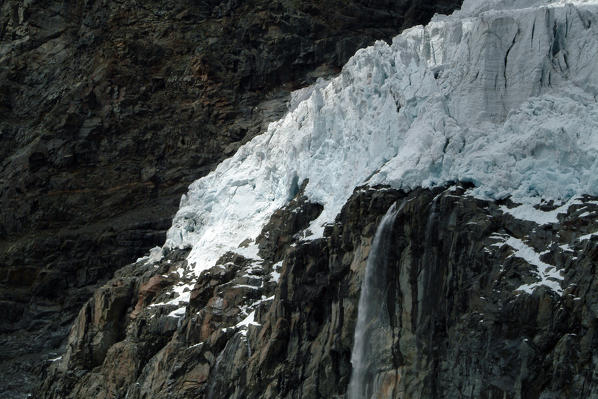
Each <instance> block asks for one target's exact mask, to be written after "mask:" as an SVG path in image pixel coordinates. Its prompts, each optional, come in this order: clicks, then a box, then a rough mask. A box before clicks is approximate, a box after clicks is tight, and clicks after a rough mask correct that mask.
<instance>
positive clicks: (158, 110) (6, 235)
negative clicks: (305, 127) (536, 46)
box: [0, 0, 460, 397]
mask: <svg viewBox="0 0 598 399" xmlns="http://www.w3.org/2000/svg"><path fill="white" fill-rule="evenodd" d="M459 4H460V1H455V0H428V1H411V0H404V1H403V0H401V1H373V2H372V1H361V0H355V1H326V2H295V1H290V0H289V1H287V0H282V1H262V0H250V1H242V2H241V1H201V2H191V3H189V2H184V1H150V2H147V1H146V2H143V4H138V3H137V2H132V1H120V2H114V1H103V2H97V1H96V2H94V1H73V2H63V1H56V0H39V1H17V0H14V1H13V0H9V1H4V2H2V4H1V5H0V203H1V204H2V207H1V209H0V314H1V315H2V317H0V345H1V346H2V347H3V351H2V354H0V396H3V397H20V396H22V395H23V394H24V392H27V391H29V389H30V386H31V385H32V384H33V383H34V374H35V370H36V369H37V363H38V362H39V360H40V359H44V360H45V359H48V358H49V357H52V358H54V357H56V356H57V354H56V353H54V352H56V348H57V347H58V346H59V345H60V342H61V341H62V340H63V338H64V337H65V335H66V334H67V331H68V329H69V327H70V325H71V322H72V319H73V317H74V316H75V314H76V312H77V311H78V309H79V308H80V307H81V305H82V304H83V303H84V302H85V301H86V300H87V299H88V298H89V297H90V295H91V294H92V292H93V289H94V288H95V287H97V286H98V284H99V283H100V282H105V281H106V279H107V278H109V277H110V276H111V275H112V273H113V272H114V271H115V270H117V269H118V268H120V267H122V266H123V265H125V264H128V263H130V262H132V261H134V259H135V258H136V257H138V256H141V255H142V254H144V253H146V252H147V250H148V249H149V248H151V247H153V246H155V245H158V244H161V243H163V241H164V233H165V230H166V229H167V228H168V227H169V225H170V221H171V217H172V215H173V214H174V212H175V211H176V208H177V205H178V201H179V198H180V195H181V194H182V193H183V192H184V191H185V189H186V187H187V185H188V184H189V183H190V182H191V181H193V180H195V179H197V178H198V177H200V176H203V175H204V174H206V173H207V172H208V171H210V170H211V169H212V168H213V167H214V165H215V164H217V163H218V162H219V161H220V160H222V159H223V158H224V157H226V156H229V155H230V154H232V153H233V152H234V151H235V150H236V149H237V148H238V147H239V145H240V144H241V143H243V142H245V141H246V140H248V139H249V138H251V137H252V136H254V135H255V134H257V133H259V132H260V131H261V130H262V129H263V127H264V126H265V124H266V123H267V122H269V121H271V120H275V119H277V118H278V117H279V116H280V115H281V113H283V112H284V111H285V109H286V105H285V101H286V99H287V97H288V94H289V92H290V90H292V89H295V88H298V87H301V86H303V85H306V84H308V83H311V82H313V81H314V80H315V79H316V78H318V77H321V76H328V75H330V74H332V73H335V72H336V71H338V69H339V67H340V66H341V65H343V64H344V62H345V61H346V60H347V58H348V57H349V56H351V55H352V54H353V53H354V52H355V50H356V49H358V48H360V47H362V46H365V45H366V44H369V43H371V42H372V41H373V40H375V39H389V38H391V37H392V36H393V35H395V34H396V33H398V32H399V31H400V30H401V29H402V28H404V27H407V26H411V25H413V24H416V23H423V22H425V21H426V20H427V19H429V18H430V16H431V15H432V14H433V12H449V11H450V10H452V9H454V8H455V7H458V6H459ZM154 282H155V281H154ZM152 284H153V283H152ZM159 286H160V284H159V283H158V285H157V286H156V285H152V287H153V288H151V287H149V288H147V289H146V290H141V291H139V287H137V288H135V287H130V289H131V290H132V291H131V292H133V291H135V292H137V291H139V292H138V294H139V295H142V296H143V298H144V299H142V300H141V301H142V302H143V301H145V300H147V298H148V297H149V296H151V295H155V294H154V291H155V290H157V289H158V288H157V287H159ZM123 287H125V286H123ZM126 287H128V286H126ZM134 288H135V289H134ZM122 290H123V292H120V293H119V295H124V296H125V297H127V298H128V296H127V295H128V293H129V291H128V288H122ZM142 291H143V292H142ZM94 298H95V299H94V300H100V299H101V298H97V297H94ZM119 298H120V296H119ZM102 300H103V299H102ZM123 300H124V299H123ZM119 303H120V302H119ZM121 305H122V304H121ZM121 305H118V306H117V308H115V309H120V307H119V306H121ZM115 306H116V305H115ZM140 306H141V305H140ZM165 328H166V327H165ZM110 337H112V338H110ZM98 339H99V340H100V341H101V342H104V343H105V345H108V344H109V343H110V344H111V343H112V340H113V339H116V338H115V337H114V336H112V335H110V334H108V335H107V336H106V337H104V338H101V339H100V338H98ZM102 345H104V344H102Z"/></svg>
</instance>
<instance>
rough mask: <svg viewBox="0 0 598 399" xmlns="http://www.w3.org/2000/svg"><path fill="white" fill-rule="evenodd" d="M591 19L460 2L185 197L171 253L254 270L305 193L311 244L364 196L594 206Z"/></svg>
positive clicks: (356, 69)
mask: <svg viewBox="0 0 598 399" xmlns="http://www.w3.org/2000/svg"><path fill="white" fill-rule="evenodd" d="M597 16H598V4H597V2H596V1H576V2H562V1H553V2H548V1H524V0H520V1H513V0H511V1H508V0H503V1H466V2H465V4H464V6H463V10H462V11H459V12H456V13H455V14H453V15H452V16H445V17H436V18H435V19H434V20H433V21H432V22H431V23H430V24H429V25H427V26H425V27H422V26H418V27H415V28H412V29H409V30H407V31H406V32H404V33H403V34H401V35H399V36H397V37H396V38H395V39H394V40H393V42H392V44H391V45H388V44H386V43H384V42H378V43H376V44H375V45H374V46H371V47H369V48H366V49H363V50H360V51H358V52H357V53H356V54H355V56H354V57H353V58H352V59H351V60H350V61H349V62H348V63H347V65H346V66H345V67H344V68H343V70H342V72H341V74H340V75H339V76H338V77H336V78H334V79H332V80H330V81H329V82H319V83H318V84H317V85H316V86H314V87H312V88H310V89H308V90H304V91H302V92H301V93H298V94H297V95H295V96H294V97H293V98H294V100H293V103H292V104H291V107H290V112H289V113H288V114H287V115H286V116H285V117H284V118H283V119H281V120H279V121H277V122H275V123H272V124H271V125H270V126H269V128H268V130H267V131H266V132H265V133H264V134H262V135H260V136H258V137H255V138H254V139H253V140H251V141H250V142H249V143H247V144H246V145H244V146H242V147H241V148H240V149H239V151H238V152H237V153H236V154H235V155H234V156H233V157H232V158H229V159H227V160H226V161H224V162H223V163H222V164H220V165H219V166H218V168H217V169H216V170H215V171H214V172H212V173H210V174H209V175H208V176H206V177H204V178H202V179H199V180H197V181H196V182H194V183H193V184H192V185H191V186H190V188H189V192H188V193H187V195H185V196H184V197H183V199H182V200H181V207H180V210H179V211H178V213H177V215H176V216H175V218H174V221H173V226H172V228H171V229H170V230H169V232H168V235H167V243H166V246H169V247H175V246H191V247H192V250H191V252H190V255H189V264H190V265H191V267H192V268H193V270H192V271H193V272H194V273H196V274H197V273H199V272H201V271H202V270H205V269H207V268H209V267H211V266H213V265H214V263H215V261H216V260H217V259H218V258H219V257H220V256H221V255H222V254H224V253H225V252H226V251H243V252H245V253H247V254H248V256H250V257H253V258H255V259H257V258H258V256H257V253H254V252H255V251H254V250H255V244H254V243H252V242H251V240H253V239H255V237H256V236H257V235H258V234H259V232H260V230H261V228H262V227H263V226H264V224H265V223H266V221H267V220H268V218H269V217H270V216H271V215H272V213H273V212H274V211H275V210H276V209H279V208H280V207H282V206H284V205H285V204H286V203H287V202H288V201H289V200H290V199H291V198H292V197H293V196H294V195H295V194H296V192H297V189H298V187H299V186H300V185H301V183H302V182H303V181H305V180H306V179H307V180H308V184H307V186H306V188H305V194H306V195H307V197H308V198H309V199H310V200H311V201H313V202H318V203H320V204H322V205H323V206H324V210H323V212H322V214H321V215H320V217H318V219H317V220H315V221H314V222H313V223H312V224H311V225H310V227H309V234H311V235H310V237H311V238H317V237H319V236H321V234H322V231H323V225H324V224H326V223H330V222H331V221H333V220H334V217H335V216H336V215H337V213H338V212H339V211H340V209H341V207H342V206H343V204H344V203H345V202H346V200H347V199H348V197H349V196H350V195H351V193H352V192H353V190H354V188H355V187H356V186H358V185H362V184H366V183H367V184H390V185H392V186H394V187H397V188H415V187H419V186H424V187H426V186H433V185H437V184H442V183H445V182H447V181H458V180H461V181H470V182H473V183H475V185H476V188H475V189H474V190H473V194H474V195H477V196H480V197H484V198H491V199H492V198H495V199H496V198H504V197H506V196H511V197H512V198H513V200H515V201H517V202H519V203H523V204H533V203H536V202H538V201H539V200H540V199H541V198H544V199H553V200H557V201H566V200H568V199H570V198H572V197H574V196H576V195H579V194H584V193H588V194H594V195H595V194H598V163H597V162H598V161H597V157H596V155H597V154H598V152H597V151H598V104H597V96H598V18H597ZM300 100H302V101H300ZM247 240H249V241H247ZM242 242H245V243H247V242H249V246H246V248H245V249H239V244H241V243H242ZM252 251H253V252H252ZM258 260H259V259H258Z"/></svg>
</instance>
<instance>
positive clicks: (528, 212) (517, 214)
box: [500, 198, 583, 225]
mask: <svg viewBox="0 0 598 399" xmlns="http://www.w3.org/2000/svg"><path fill="white" fill-rule="evenodd" d="M580 204H583V202H581V200H580V199H579V198H571V199H570V200H569V201H567V202H565V203H564V204H563V205H561V206H559V207H558V208H555V209H553V210H551V211H543V210H541V209H537V208H536V207H537V206H538V205H539V203H527V204H521V205H519V206H516V207H514V208H507V207H506V206H504V205H503V206H501V207H500V210H501V211H503V212H504V213H508V214H509V215H512V216H513V217H514V218H515V219H519V220H528V221H531V222H534V223H536V224H538V225H545V224H551V223H558V221H559V219H558V215H560V214H565V213H567V210H568V209H569V207H570V206H572V205H580Z"/></svg>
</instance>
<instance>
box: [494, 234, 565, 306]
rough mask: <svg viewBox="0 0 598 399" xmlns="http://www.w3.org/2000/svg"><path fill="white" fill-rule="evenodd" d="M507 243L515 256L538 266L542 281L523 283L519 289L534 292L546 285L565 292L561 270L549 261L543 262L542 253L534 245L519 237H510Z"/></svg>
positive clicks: (558, 291) (558, 292)
mask: <svg viewBox="0 0 598 399" xmlns="http://www.w3.org/2000/svg"><path fill="white" fill-rule="evenodd" d="M505 244H507V245H508V246H510V247H511V248H513V249H514V250H515V252H514V253H513V256H516V257H518V258H521V259H523V260H525V261H526V262H527V263H529V264H530V265H533V266H535V267H536V270H535V272H536V274H537V277H538V278H539V279H540V281H537V282H535V283H531V284H523V285H521V286H520V287H519V288H517V290H518V291H524V292H527V293H528V294H531V293H532V292H534V289H535V288H537V287H539V286H542V285H543V286H545V287H548V288H550V289H551V290H553V291H554V292H556V293H557V294H559V295H562V294H563V289H562V288H561V285H560V283H559V281H560V280H563V276H562V275H561V271H560V270H558V269H557V268H556V267H554V266H553V265H549V264H548V263H545V262H542V261H541V260H540V254H539V253H537V252H536V251H535V250H534V249H533V248H532V247H530V246H528V245H526V244H525V243H524V242H523V241H521V240H520V239H518V238H514V237H509V238H508V239H507V240H506V241H505Z"/></svg>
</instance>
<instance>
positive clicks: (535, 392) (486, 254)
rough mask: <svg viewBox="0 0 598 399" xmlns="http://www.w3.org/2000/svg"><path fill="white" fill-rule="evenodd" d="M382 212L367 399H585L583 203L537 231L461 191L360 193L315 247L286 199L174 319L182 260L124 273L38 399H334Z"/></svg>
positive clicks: (589, 308) (588, 306) (91, 311)
mask: <svg viewBox="0 0 598 399" xmlns="http://www.w3.org/2000/svg"><path fill="white" fill-rule="evenodd" d="M392 204H395V206H396V208H397V209H398V213H397V215H396V218H395V219H394V222H393V225H392V229H391V230H390V231H391V232H390V237H389V241H388V242H389V243H390V245H388V246H385V248H386V249H385V251H384V253H378V254H377V255H378V256H384V257H385V262H382V263H381V264H384V265H385V267H386V270H381V271H380V273H385V274H386V284H385V285H383V286H381V287H378V288H379V289H380V290H382V291H383V293H384V297H385V298H386V300H385V302H384V305H383V306H381V308H380V312H384V314H382V313H381V314H380V317H381V318H382V317H384V318H385V319H386V320H388V321H389V322H388V323H379V324H377V325H374V327H373V328H374V329H377V331H375V336H376V337H377V343H378V345H377V350H376V353H373V354H372V356H376V357H378V358H382V359H385V361H384V362H382V365H381V366H379V368H378V370H377V372H376V373H375V378H376V379H377V381H378V382H379V387H380V391H379V392H381V397H384V398H455V397H475V398H494V397H506V398H560V397H571V398H574V397H575V398H582V397H583V398H593V397H598V389H597V386H598V385H597V381H596V377H595V373H594V371H593V370H594V369H595V368H596V365H595V364H594V363H595V360H594V359H595V357H596V356H595V348H596V345H595V342H596V339H597V338H598V336H597V332H596V323H595V320H596V315H595V314H594V310H595V308H596V303H595V300H596V298H598V296H597V291H596V290H597V287H596V284H595V282H594V280H595V278H594V276H595V267H594V264H595V262H596V251H597V245H598V242H597V241H596V237H595V236H593V235H592V233H594V232H596V231H598V225H597V224H596V222H595V215H596V213H597V212H598V199H597V198H591V197H586V198H583V199H582V200H580V201H577V202H576V203H574V204H573V205H571V206H570V207H569V209H568V210H567V211H566V212H564V213H562V214H559V215H558V221H557V222H550V223H547V224H542V225H539V224H537V223H535V222H533V221H530V220H520V219H516V218H514V217H513V215H512V214H511V213H512V212H511V213H510V212H509V210H508V208H514V207H516V206H517V205H516V204H512V203H510V202H509V201H508V200H507V201H506V202H505V203H496V202H488V201H483V200H479V199H475V198H472V197H470V196H468V195H467V187H465V186H460V185H457V186H452V187H442V188H437V189H431V190H429V189H418V190H414V191H412V192H408V193H405V192H400V191H395V190H391V189H388V188H384V187H378V188H377V189H365V188H361V189H357V190H356V191H355V193H354V195H353V196H352V198H351V199H350V200H349V201H348V203H347V204H346V205H345V207H344V208H343V210H342V212H341V213H340V215H339V216H338V217H337V219H336V221H335V223H334V224H332V225H330V226H328V227H327V228H326V230H325V236H324V238H322V239H318V240H313V241H303V240H302V239H301V237H302V229H303V228H304V227H305V226H307V225H308V223H309V220H311V219H313V218H315V217H317V215H318V212H319V211H318V206H317V205H314V204H310V203H308V202H307V201H305V198H302V197H301V193H299V194H298V196H297V198H296V199H295V200H294V201H292V202H291V203H290V204H289V206H288V207H287V208H285V209H283V210H281V211H279V212H278V213H277V214H276V215H274V216H273V217H272V219H271V221H270V223H269V224H268V225H267V226H266V228H265V229H264V231H263V232H262V234H261V235H260V238H259V239H258V243H259V246H260V248H261V251H260V256H261V257H262V260H259V261H256V260H250V259H246V258H243V257H242V256H240V255H237V254H234V253H228V254H227V255H225V256H223V257H222V258H221V260H220V261H219V263H218V265H216V266H214V267H213V268H212V269H210V270H208V271H206V272H204V273H202V275H201V276H200V278H199V279H198V281H197V283H196V284H195V286H194V288H193V290H192V292H191V293H190V298H191V299H190V303H189V305H188V306H187V308H186V313H185V314H184V315H183V314H178V315H173V314H172V312H173V310H176V308H177V307H178V306H179V305H180V304H167V305H165V303H167V302H168V300H169V299H170V298H171V297H172V287H173V286H174V285H176V284H177V283H178V282H179V280H180V273H177V272H176V270H178V268H179V267H181V266H184V262H185V256H186V253H187V252H186V251H185V250H176V251H172V252H170V253H167V254H166V257H165V258H164V259H162V260H161V261H159V262H158V263H156V264H151V263H144V262H139V263H137V264H133V265H131V266H127V267H126V268H124V269H122V270H121V271H119V272H118V273H117V275H116V276H115V278H114V279H113V280H111V281H110V282H108V283H107V284H106V285H105V286H103V287H102V288H100V289H99V290H97V291H96V292H95V294H94V295H93V297H92V299H90V300H89V302H88V303H87V304H86V305H85V307H84V308H83V310H81V312H80V314H79V317H78V318H77V320H76V322H75V325H74V327H73V329H72V330H71V335H70V338H69V345H68V349H67V351H66V353H65V354H64V356H63V358H62V359H61V360H59V361H56V362H54V364H53V365H52V366H51V367H50V369H49V370H48V375H47V377H46V379H45V381H44V383H43V385H42V386H41V387H40V390H39V392H38V394H39V396H40V397H43V398H87V397H98V398H112V397H127V398H191V397H195V398H196V397H200V398H201V397H203V398H222V397H228V398H344V397H345V393H346V389H347V385H348V383H349V380H350V376H351V367H352V366H351V362H350V359H351V351H352V347H353V339H354V336H353V335H354V328H355V323H356V320H357V311H358V309H357V305H358V300H359V292H360V289H361V281H362V278H363V274H364V270H365V265H366V262H367V259H368V256H369V255H370V250H371V248H372V240H373V237H374V234H375V231H376V228H377V226H378V224H379V222H380V220H381V219H382V216H383V215H384V214H385V213H386V212H387V209H388V208H389V207H390V206H391V205H392ZM550 209H552V207H551V205H550V204H546V207H545V208H544V210H545V211H546V210H550ZM289 218H291V219H292V220H294V221H295V223H289V222H288V221H289V220H290V219H289ZM288 226H295V227H294V228H288ZM269 240H270V241H269ZM518 242H521V243H523V244H524V245H523V246H522V245H521V244H517V243H518ZM273 248H276V249H275V250H273ZM538 265H549V266H550V267H549V268H550V269H554V270H558V271H560V273H558V276H559V277H558V278H557V279H553V280H551V281H552V282H556V283H557V285H551V284H548V285H551V286H552V287H553V288H550V287H548V286H547V285H541V284H538V285H537V286H535V287H533V288H532V289H530V288H529V284H534V283H537V282H539V281H540V275H541V274H542V273H541V272H540V271H539V266H538ZM561 278H562V279H561ZM525 287H528V288H525ZM561 290H562V291H561ZM150 292H151V294H149V293H150ZM380 363H381V362H377V364H380Z"/></svg>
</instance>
